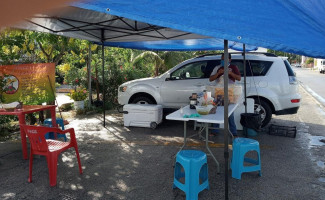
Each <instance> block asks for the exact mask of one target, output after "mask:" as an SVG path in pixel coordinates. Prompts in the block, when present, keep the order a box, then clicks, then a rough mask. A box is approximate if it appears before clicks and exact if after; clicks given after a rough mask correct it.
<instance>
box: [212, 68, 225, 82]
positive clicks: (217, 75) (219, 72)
mask: <svg viewBox="0 0 325 200" xmlns="http://www.w3.org/2000/svg"><path fill="white" fill-rule="evenodd" d="M222 74H223V69H218V71H217V73H216V74H214V75H211V76H210V77H209V81H210V82H212V81H214V80H216V79H217V78H219V77H220V76H221V75H222Z"/></svg>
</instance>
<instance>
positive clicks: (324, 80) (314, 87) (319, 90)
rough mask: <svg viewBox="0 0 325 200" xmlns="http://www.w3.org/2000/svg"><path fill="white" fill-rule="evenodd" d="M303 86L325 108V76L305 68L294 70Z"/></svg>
mask: <svg viewBox="0 0 325 200" xmlns="http://www.w3.org/2000/svg"><path fill="white" fill-rule="evenodd" d="M293 69H294V70H295V72H296V74H297V77H298V80H299V81H300V83H301V84H302V86H303V87H304V88H305V89H306V90H307V91H308V92H309V93H310V94H311V95H313V96H314V97H315V98H316V99H317V100H318V101H319V102H320V103H321V104H322V105H323V106H325V90H324V85H325V74H320V73H319V72H318V71H312V70H309V69H305V68H295V67H294V68H293Z"/></svg>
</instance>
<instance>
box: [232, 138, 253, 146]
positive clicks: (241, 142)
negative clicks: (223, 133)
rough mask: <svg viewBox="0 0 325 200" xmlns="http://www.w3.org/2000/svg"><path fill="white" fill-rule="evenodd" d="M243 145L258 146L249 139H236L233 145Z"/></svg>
mask: <svg viewBox="0 0 325 200" xmlns="http://www.w3.org/2000/svg"><path fill="white" fill-rule="evenodd" d="M236 144H237V145H245V146H246V147H249V146H256V145H257V146H258V145H259V143H258V141H256V140H253V139H250V138H236V139H235V141H234V144H233V145H236Z"/></svg>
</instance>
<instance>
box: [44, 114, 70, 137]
mask: <svg viewBox="0 0 325 200" xmlns="http://www.w3.org/2000/svg"><path fill="white" fill-rule="evenodd" d="M56 123H57V124H58V125H60V126H61V129H62V130H64V123H63V119H62V118H56ZM44 125H47V126H49V127H52V119H51V118H48V119H46V120H44ZM60 137H63V138H64V141H65V142H66V141H67V136H66V135H65V134H57V138H60ZM45 138H46V139H55V137H54V133H53V132H49V133H46V134H45Z"/></svg>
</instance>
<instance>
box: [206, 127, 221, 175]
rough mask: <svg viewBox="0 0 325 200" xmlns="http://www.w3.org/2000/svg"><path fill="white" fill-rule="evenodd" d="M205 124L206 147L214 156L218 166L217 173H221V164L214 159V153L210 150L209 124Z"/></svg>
mask: <svg viewBox="0 0 325 200" xmlns="http://www.w3.org/2000/svg"><path fill="white" fill-rule="evenodd" d="M204 124H205V147H206V148H207V150H208V151H209V153H210V155H211V156H212V158H213V160H214V161H215V162H216V164H217V173H218V174H219V173H220V167H219V162H218V161H217V159H216V157H214V155H213V153H212V151H211V150H210V148H209V141H208V139H209V124H208V123H204Z"/></svg>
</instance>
